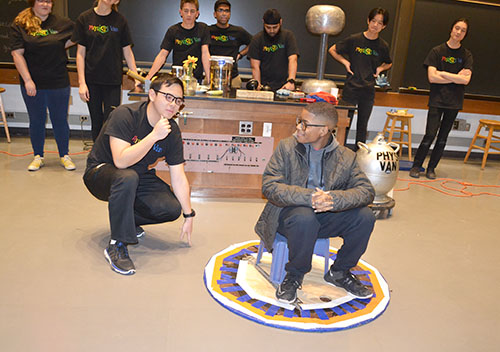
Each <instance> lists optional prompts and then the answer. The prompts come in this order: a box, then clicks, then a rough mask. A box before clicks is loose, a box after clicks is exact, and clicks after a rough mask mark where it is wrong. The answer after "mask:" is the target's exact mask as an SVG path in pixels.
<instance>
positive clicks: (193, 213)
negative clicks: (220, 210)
mask: <svg viewBox="0 0 500 352" xmlns="http://www.w3.org/2000/svg"><path fill="white" fill-rule="evenodd" d="M195 215H196V212H195V211H194V209H191V212H190V213H189V214H184V213H182V216H184V218H194V216H195Z"/></svg>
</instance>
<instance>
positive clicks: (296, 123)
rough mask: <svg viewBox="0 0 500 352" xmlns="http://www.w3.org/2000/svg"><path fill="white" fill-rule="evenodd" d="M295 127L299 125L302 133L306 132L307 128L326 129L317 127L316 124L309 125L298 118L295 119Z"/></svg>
mask: <svg viewBox="0 0 500 352" xmlns="http://www.w3.org/2000/svg"><path fill="white" fill-rule="evenodd" d="M295 125H296V126H298V125H300V128H301V129H302V130H303V131H305V130H307V127H326V125H318V124H313V123H309V122H307V121H304V120H302V119H301V118H300V117H297V119H296V120H295Z"/></svg>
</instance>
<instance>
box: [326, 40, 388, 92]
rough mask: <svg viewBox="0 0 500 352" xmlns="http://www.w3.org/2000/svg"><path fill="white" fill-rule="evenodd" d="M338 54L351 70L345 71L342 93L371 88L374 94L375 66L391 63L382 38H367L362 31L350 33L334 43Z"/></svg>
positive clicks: (385, 43) (386, 46)
mask: <svg viewBox="0 0 500 352" xmlns="http://www.w3.org/2000/svg"><path fill="white" fill-rule="evenodd" d="M336 51H337V53H338V54H340V55H342V56H344V57H345V58H346V59H347V60H349V62H350V63H351V71H352V72H354V75H351V74H350V73H349V72H348V73H347V80H346V83H345V86H344V93H345V92H349V91H352V90H359V89H371V90H373V94H375V91H374V88H375V77H374V76H373V75H374V74H375V72H376V71H377V67H379V66H380V65H381V64H383V63H386V64H390V63H392V60H391V57H390V56H389V45H387V42H386V41H385V40H383V39H382V38H380V37H379V38H377V39H374V40H371V39H368V38H366V37H365V36H364V34H363V33H357V34H352V35H350V36H349V37H347V38H346V39H344V40H342V41H340V42H338V43H337V44H336Z"/></svg>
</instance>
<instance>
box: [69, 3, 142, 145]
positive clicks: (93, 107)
mask: <svg viewBox="0 0 500 352" xmlns="http://www.w3.org/2000/svg"><path fill="white" fill-rule="evenodd" d="M119 2H120V0H98V1H96V2H95V3H94V7H93V8H91V9H89V10H87V11H85V12H83V13H82V14H80V16H79V17H78V19H77V20H76V26H75V32H74V33H73V37H72V38H71V40H72V41H73V42H75V43H77V44H78V49H77V53H76V67H77V70H78V84H79V93H80V98H81V99H82V100H83V101H84V102H86V103H87V106H88V108H89V113H90V119H91V122H92V140H94V141H95V140H96V138H97V136H98V135H99V132H100V131H101V128H102V125H103V124H104V122H105V121H106V120H107V118H108V116H109V113H110V112H111V110H112V109H113V108H115V107H117V106H118V105H120V102H121V92H122V90H121V85H122V74H123V67H122V61H123V58H125V61H126V62H127V66H128V68H129V69H130V70H132V71H134V72H136V73H137V68H136V65H135V58H134V53H133V52H132V48H131V47H132V45H133V43H132V37H131V35H130V30H129V27H128V24H127V20H126V19H125V17H123V15H121V14H120V13H119V12H118V8H117V6H118V3H119Z"/></svg>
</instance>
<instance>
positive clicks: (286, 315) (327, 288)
mask: <svg viewBox="0 0 500 352" xmlns="http://www.w3.org/2000/svg"><path fill="white" fill-rule="evenodd" d="M259 245H260V243H259V241H248V242H243V243H238V244H234V245H231V246H229V247H228V248H226V249H224V250H222V251H220V252H219V253H217V254H215V255H214V256H213V257H212V258H211V259H210V261H209V262H208V264H207V265H206V267H205V274H204V281H205V286H206V287H207V289H208V291H209V292H210V294H211V295H212V297H213V298H214V299H215V300H216V301H217V302H219V303H220V304H221V305H222V306H223V307H225V308H227V309H228V310H230V311H231V312H233V313H235V314H238V315H240V316H242V317H244V318H247V319H250V320H253V321H255V322H257V323H260V324H264V325H268V326H272V327H276V328H280V329H288V330H300V331H311V332H327V331H337V330H343V329H349V328H353V327H356V326H359V325H363V324H366V323H369V322H371V321H372V320H374V319H376V318H377V317H378V316H380V315H381V314H382V313H383V312H384V311H385V309H386V308H387V305H388V304H389V299H390V294H389V287H388V285H387V282H386V281H385V280H384V278H383V277H382V275H381V274H380V272H379V271H378V270H377V269H375V268H374V267H373V266H371V265H369V264H368V263H366V262H364V261H362V260H360V262H359V263H358V265H357V266H356V267H354V268H353V269H351V271H352V273H353V274H354V275H356V276H357V277H358V278H359V279H360V280H361V282H363V283H364V284H365V285H368V286H372V288H373V290H374V292H375V294H374V295H373V297H371V298H368V299H359V298H355V297H353V296H352V295H350V294H349V293H347V292H346V291H344V290H343V289H340V288H337V287H333V286H331V285H328V284H327V283H326V282H325V281H324V280H323V274H324V258H323V257H319V256H316V255H314V256H313V269H312V270H311V272H309V273H308V274H307V275H306V276H305V277H304V282H303V283H302V289H301V290H299V291H298V292H297V295H298V301H297V303H296V304H293V305H291V304H286V303H282V302H279V301H278V300H276V298H275V291H276V289H275V287H273V285H272V284H271V282H270V281H268V279H266V273H269V270H270V263H271V259H272V256H271V254H269V253H267V252H264V255H263V258H262V261H261V263H260V264H259V265H258V267H256V265H255V258H256V256H257V251H258V249H259ZM336 253H337V250H336V249H335V248H333V247H330V258H329V261H330V263H329V264H331V263H333V260H334V259H335V257H336Z"/></svg>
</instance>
